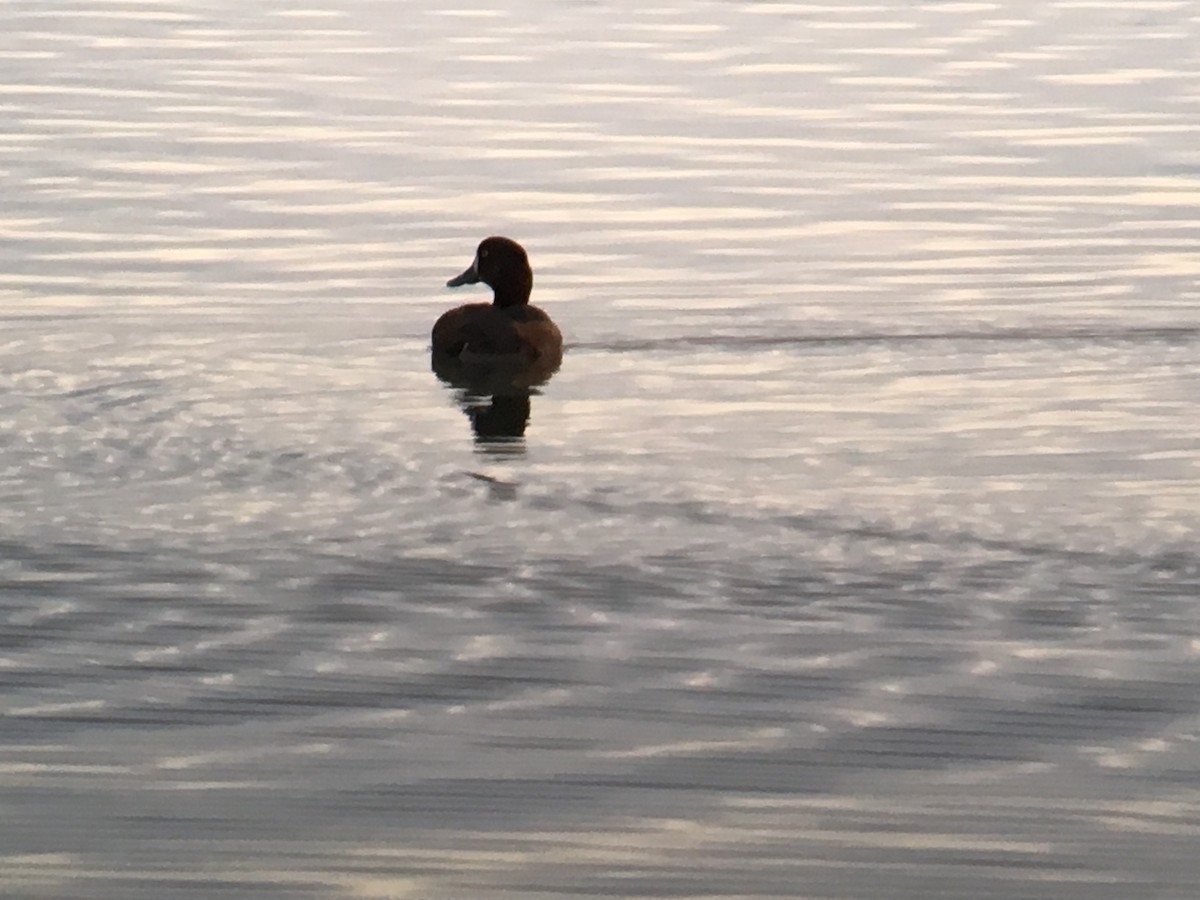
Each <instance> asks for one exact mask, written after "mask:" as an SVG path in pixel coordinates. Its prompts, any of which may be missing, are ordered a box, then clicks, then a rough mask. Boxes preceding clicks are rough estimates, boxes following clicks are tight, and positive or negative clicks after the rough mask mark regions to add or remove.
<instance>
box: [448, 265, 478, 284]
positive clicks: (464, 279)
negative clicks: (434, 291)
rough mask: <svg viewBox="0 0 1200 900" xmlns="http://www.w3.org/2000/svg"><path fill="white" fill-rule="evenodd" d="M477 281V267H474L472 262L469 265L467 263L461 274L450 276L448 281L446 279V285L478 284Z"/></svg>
mask: <svg viewBox="0 0 1200 900" xmlns="http://www.w3.org/2000/svg"><path fill="white" fill-rule="evenodd" d="M478 283H479V269H478V268H477V267H476V265H475V263H474V262H472V263H471V265H469V266H468V267H467V271H465V272H463V273H462V274H461V275H455V276H454V277H453V278H451V279H450V280H449V281H447V282H446V287H458V286H459V285H463V284H478Z"/></svg>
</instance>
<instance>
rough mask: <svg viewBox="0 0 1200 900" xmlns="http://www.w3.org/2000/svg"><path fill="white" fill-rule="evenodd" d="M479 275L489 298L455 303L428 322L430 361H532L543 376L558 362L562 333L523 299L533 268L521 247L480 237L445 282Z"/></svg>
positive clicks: (529, 287) (451, 283)
mask: <svg viewBox="0 0 1200 900" xmlns="http://www.w3.org/2000/svg"><path fill="white" fill-rule="evenodd" d="M480 281H482V282H483V283H484V284H486V285H488V287H490V288H491V289H492V291H493V297H492V302H491V303H467V304H464V305H463V306H459V307H455V308H454V309H451V310H448V311H446V312H444V313H442V315H441V317H440V318H439V319H438V320H437V322H435V323H434V326H433V355H434V358H435V367H436V362H437V358H438V357H442V358H443V359H450V360H457V361H458V362H459V363H462V364H463V365H474V364H480V365H497V364H499V365H509V366H515V367H518V368H521V367H532V368H534V369H536V370H538V372H541V373H544V375H545V376H546V377H549V375H550V374H552V373H553V372H554V370H555V369H557V368H558V365H559V363H560V362H562V334H561V332H559V330H558V326H557V325H555V324H554V322H552V321H551V320H550V317H549V316H548V315H546V314H545V313H544V312H542V311H541V310H540V309H538V308H537V307H536V306H532V305H530V303H529V294H530V291H532V290H533V270H532V269H531V268H530V267H529V257H528V256H527V255H526V253H525V248H524V247H522V246H521V245H520V244H518V243H517V242H516V241H514V240H511V239H509V238H506V237H489V238H485V239H484V240H483V242H482V243H480V245H479V248H478V249H477V250H476V251H475V259H474V261H473V262H472V263H471V265H470V266H468V267H467V270H466V271H465V272H463V273H462V274H461V275H459V276H457V277H456V278H451V279H450V280H449V281H447V282H446V286H447V287H458V286H459V285H463V284H477V283H478V282H480ZM534 380H537V379H534Z"/></svg>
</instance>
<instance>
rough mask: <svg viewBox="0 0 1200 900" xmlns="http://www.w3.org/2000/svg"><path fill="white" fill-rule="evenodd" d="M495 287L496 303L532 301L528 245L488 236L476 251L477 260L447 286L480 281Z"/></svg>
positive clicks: (493, 288) (531, 274)
mask: <svg viewBox="0 0 1200 900" xmlns="http://www.w3.org/2000/svg"><path fill="white" fill-rule="evenodd" d="M480 281H482V282H483V283H484V284H486V285H487V286H488V287H490V288H491V289H492V292H493V297H492V302H493V303H494V304H495V305H496V306H501V307H503V306H517V305H519V304H522V303H528V302H529V294H530V292H531V291H532V290H533V270H532V269H531V268H530V267H529V257H528V256H527V255H526V254H525V248H524V247H522V246H521V245H520V244H518V243H517V242H516V241H514V240H511V239H510V238H506V237H490V238H484V240H483V241H482V242H481V243H480V244H479V247H478V249H476V251H475V259H474V260H473V261H472V262H471V265H469V266H468V267H467V270H466V271H465V272H463V273H462V274H461V275H458V276H456V277H454V278H451V279H450V280H449V281H447V282H446V286H447V287H459V286H460V285H464V284H478V283H479V282H480Z"/></svg>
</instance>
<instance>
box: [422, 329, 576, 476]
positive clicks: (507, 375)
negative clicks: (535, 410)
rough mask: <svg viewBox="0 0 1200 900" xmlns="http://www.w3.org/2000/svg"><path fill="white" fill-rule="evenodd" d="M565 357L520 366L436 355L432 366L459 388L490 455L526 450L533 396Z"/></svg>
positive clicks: (474, 430)
mask: <svg viewBox="0 0 1200 900" xmlns="http://www.w3.org/2000/svg"><path fill="white" fill-rule="evenodd" d="M561 361H562V357H561V356H557V355H556V356H553V357H550V358H546V359H542V360H539V361H538V362H537V363H534V364H525V365H520V366H512V365H497V364H495V363H492V362H481V361H477V360H476V361H473V360H470V359H468V360H464V359H463V358H462V356H461V355H459V356H450V355H448V354H444V353H438V352H437V351H436V350H435V351H433V353H432V354H431V357H430V367H431V368H432V369H433V372H434V374H435V375H437V377H438V378H439V379H441V381H442V382H443V383H445V384H446V385H447V386H449V387H451V388H453V389H454V399H455V402H456V403H457V404H458V405H459V407H460V408H461V409H462V411H463V413H464V414H465V415H466V417H467V418H468V419H469V420H470V422H471V432H472V433H473V435H474V437H475V445H476V447H477V448H478V449H479V450H480V451H481V452H484V453H488V454H495V455H513V454H521V453H524V452H525V429H526V427H527V426H528V425H529V417H530V412H531V409H532V397H533V396H534V395H535V394H537V393H538V390H537V388H538V387H540V386H541V385H543V384H545V383H546V382H547V381H549V380H550V377H551V376H552V375H553V374H554V373H555V372H556V371H557V370H558V366H559V364H560V363H561Z"/></svg>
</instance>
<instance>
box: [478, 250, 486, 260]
mask: <svg viewBox="0 0 1200 900" xmlns="http://www.w3.org/2000/svg"><path fill="white" fill-rule="evenodd" d="M479 258H480V259H486V258H487V251H486V250H480V251H479Z"/></svg>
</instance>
